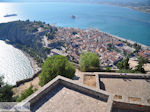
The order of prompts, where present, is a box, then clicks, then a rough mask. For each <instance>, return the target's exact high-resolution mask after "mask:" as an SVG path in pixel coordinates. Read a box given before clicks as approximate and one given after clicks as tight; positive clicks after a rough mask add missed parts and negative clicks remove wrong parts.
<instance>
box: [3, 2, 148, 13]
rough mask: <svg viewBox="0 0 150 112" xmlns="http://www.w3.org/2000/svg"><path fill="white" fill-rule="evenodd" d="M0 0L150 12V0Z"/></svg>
mask: <svg viewBox="0 0 150 112" xmlns="http://www.w3.org/2000/svg"><path fill="white" fill-rule="evenodd" d="M0 2H75V3H98V4H109V5H116V6H121V7H127V8H131V9H134V10H138V11H142V12H148V13H150V0H0Z"/></svg>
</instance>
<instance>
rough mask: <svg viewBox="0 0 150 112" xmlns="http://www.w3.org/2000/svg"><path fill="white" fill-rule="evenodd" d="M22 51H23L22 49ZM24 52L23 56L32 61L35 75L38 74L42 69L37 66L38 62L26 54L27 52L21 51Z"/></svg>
mask: <svg viewBox="0 0 150 112" xmlns="http://www.w3.org/2000/svg"><path fill="white" fill-rule="evenodd" d="M20 50H21V49H20ZM21 51H22V52H23V54H24V55H25V56H26V57H27V58H28V60H29V61H30V65H31V67H32V69H33V75H34V74H37V73H38V72H39V71H40V70H41V68H40V67H39V66H38V65H37V62H36V61H35V60H34V59H33V57H31V56H30V55H29V54H28V53H26V52H25V51H23V50H21Z"/></svg>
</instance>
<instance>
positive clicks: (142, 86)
mask: <svg viewBox="0 0 150 112" xmlns="http://www.w3.org/2000/svg"><path fill="white" fill-rule="evenodd" d="M100 83H102V85H103V86H104V89H105V91H108V92H111V93H113V94H116V95H121V96H123V97H125V96H126V97H127V99H128V100H132V99H133V100H136V98H137V100H138V101H140V99H141V101H142V102H143V101H144V102H146V101H147V100H148V99H150V82H148V81H146V80H144V79H117V78H100ZM139 98H140V99H139Z"/></svg>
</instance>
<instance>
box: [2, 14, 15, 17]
mask: <svg viewBox="0 0 150 112" xmlns="http://www.w3.org/2000/svg"><path fill="white" fill-rule="evenodd" d="M12 16H17V14H6V15H4V17H12Z"/></svg>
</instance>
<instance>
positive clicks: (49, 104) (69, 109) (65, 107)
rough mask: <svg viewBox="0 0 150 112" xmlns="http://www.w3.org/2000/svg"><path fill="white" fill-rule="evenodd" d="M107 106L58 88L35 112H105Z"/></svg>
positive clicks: (104, 103)
mask: <svg viewBox="0 0 150 112" xmlns="http://www.w3.org/2000/svg"><path fill="white" fill-rule="evenodd" d="M106 105H107V103H106V102H103V101H101V100H98V99H95V98H93V97H90V96H87V95H84V94H82V93H80V92H78V91H75V90H72V89H69V88H67V87H64V86H58V87H57V88H55V90H53V91H50V93H49V94H48V95H47V96H45V98H44V99H43V100H41V101H40V104H39V105H37V107H36V108H35V110H36V111H37V112H105V109H106ZM38 107H40V108H38Z"/></svg>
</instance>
